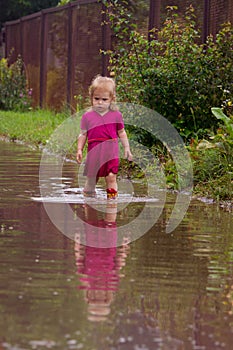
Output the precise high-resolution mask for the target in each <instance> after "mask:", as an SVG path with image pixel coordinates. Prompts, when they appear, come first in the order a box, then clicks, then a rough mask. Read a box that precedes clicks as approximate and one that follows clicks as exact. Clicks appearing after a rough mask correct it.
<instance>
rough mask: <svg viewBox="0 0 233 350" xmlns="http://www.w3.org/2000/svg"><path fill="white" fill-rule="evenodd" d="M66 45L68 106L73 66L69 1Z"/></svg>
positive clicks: (69, 6) (71, 20) (71, 22)
mask: <svg viewBox="0 0 233 350" xmlns="http://www.w3.org/2000/svg"><path fill="white" fill-rule="evenodd" d="M67 11H68V14H67V17H68V47H67V55H68V57H67V83H66V103H67V105H68V106H69V107H70V104H71V101H72V96H71V92H72V89H71V80H72V68H73V64H72V62H73V57H72V56H73V55H72V53H73V50H72V45H73V40H72V33H73V18H72V13H73V11H72V6H71V3H70V2H69V4H68V9H67Z"/></svg>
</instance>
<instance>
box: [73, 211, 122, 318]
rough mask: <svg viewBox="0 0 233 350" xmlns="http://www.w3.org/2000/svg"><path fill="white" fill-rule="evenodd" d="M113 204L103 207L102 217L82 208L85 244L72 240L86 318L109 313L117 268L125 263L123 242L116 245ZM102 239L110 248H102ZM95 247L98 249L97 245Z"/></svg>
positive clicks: (115, 286)
mask: <svg viewBox="0 0 233 350" xmlns="http://www.w3.org/2000/svg"><path fill="white" fill-rule="evenodd" d="M116 210H117V208H116V204H111V206H110V205H109V207H108V208H107V212H106V215H105V219H98V212H97V211H96V210H95V209H93V208H91V207H90V206H86V207H85V220H86V221H85V222H86V224H85V222H84V225H85V228H86V245H85V246H83V245H81V244H80V239H79V237H78V235H77V236H76V240H75V256H76V265H77V272H78V274H82V277H80V281H81V283H82V285H81V286H80V287H79V288H80V289H83V290H85V291H86V293H85V299H86V302H87V303H88V313H89V317H88V318H89V319H90V320H92V321H103V320H105V319H106V317H107V315H108V314H109V313H110V305H111V302H112V301H113V299H114V294H115V292H116V291H117V289H118V284H119V270H120V269H121V267H122V266H124V265H125V258H126V252H127V249H128V246H127V244H124V245H123V246H122V247H120V248H117V247H116V242H117V226H116V221H115V220H116ZM103 241H104V242H105V244H106V242H109V247H110V248H102V243H103ZM98 246H99V247H100V248H98Z"/></svg>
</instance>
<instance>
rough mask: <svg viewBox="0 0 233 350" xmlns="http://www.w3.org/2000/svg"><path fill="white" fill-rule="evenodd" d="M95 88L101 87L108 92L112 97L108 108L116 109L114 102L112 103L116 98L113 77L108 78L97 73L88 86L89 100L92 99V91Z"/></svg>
mask: <svg viewBox="0 0 233 350" xmlns="http://www.w3.org/2000/svg"><path fill="white" fill-rule="evenodd" d="M97 88H101V89H103V90H106V91H108V92H109V94H110V96H111V98H112V99H113V102H112V103H111V105H110V109H111V110H117V109H118V108H117V106H116V104H115V103H114V102H115V99H116V83H115V81H114V79H112V78H109V77H103V76H101V75H97V76H96V77H95V78H94V79H93V80H92V83H91V85H90V87H89V95H90V98H91V101H92V99H93V94H94V91H95V90H96V89H97Z"/></svg>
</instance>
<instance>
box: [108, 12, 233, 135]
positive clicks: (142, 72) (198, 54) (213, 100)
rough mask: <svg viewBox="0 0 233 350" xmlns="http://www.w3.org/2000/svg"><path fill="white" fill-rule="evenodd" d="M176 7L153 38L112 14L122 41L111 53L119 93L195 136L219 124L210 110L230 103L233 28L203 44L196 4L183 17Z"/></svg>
mask: <svg viewBox="0 0 233 350" xmlns="http://www.w3.org/2000/svg"><path fill="white" fill-rule="evenodd" d="M176 10H177V8H176V7H175V6H174V7H169V8H168V15H167V19H166V20H165V22H164V25H163V27H162V29H161V30H159V31H157V30H154V31H152V32H151V40H150V41H148V38H147V36H144V35H142V34H140V33H139V32H137V31H136V30H132V28H130V27H129V28H130V29H129V30H127V26H126V23H125V21H126V20H123V21H122V19H121V20H119V21H118V25H116V17H113V18H110V20H111V21H112V23H114V28H115V35H116V38H117V44H116V45H115V47H114V50H113V51H111V52H108V54H109V55H110V69H111V71H112V73H113V74H115V77H116V80H117V89H118V98H119V99H121V100H122V101H128V102H132V103H138V104H142V105H144V106H146V107H149V108H151V109H153V110H156V111H157V112H159V113H160V114H161V115H163V116H164V117H166V118H167V119H168V120H169V121H171V122H172V123H173V125H174V126H175V127H176V128H177V129H178V131H179V132H180V134H181V136H183V137H185V138H187V139H190V138H191V137H192V136H194V135H195V136H196V135H197V134H198V133H199V134H202V135H203V134H204V133H205V130H206V129H207V128H211V127H213V126H217V120H216V119H215V118H214V117H213V116H212V115H211V111H210V109H211V107H212V106H214V105H215V106H223V107H224V105H225V104H226V101H227V100H228V98H229V96H230V95H231V94H232V91H233V86H232V81H231V77H232V68H233V65H232V62H233V52H232V49H231V45H232V42H233V29H232V27H231V25H230V24H229V23H228V24H225V25H224V26H223V27H222V29H221V31H220V32H219V33H218V34H217V36H216V40H215V41H214V40H213V38H212V37H211V36H210V37H209V38H208V40H207V43H206V44H201V43H200V41H201V36H200V33H199V31H198V30H197V29H196V27H197V24H196V20H195V14H194V9H193V8H192V7H189V8H188V9H187V11H186V13H185V16H184V17H182V18H181V17H179V16H178V14H177V13H176ZM125 18H126V16H125ZM120 28H122V31H120ZM126 42H127V45H126V44H125V43H126Z"/></svg>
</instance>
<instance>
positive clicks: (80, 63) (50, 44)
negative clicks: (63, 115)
mask: <svg viewBox="0 0 233 350" xmlns="http://www.w3.org/2000/svg"><path fill="white" fill-rule="evenodd" d="M190 3H191V4H193V6H194V8H195V9H196V13H197V19H198V24H199V27H200V28H201V29H202V38H203V41H204V40H205V38H206V36H207V35H208V34H209V33H212V34H213V35H215V34H216V32H217V31H218V30H219V28H220V24H221V23H223V22H226V21H233V4H232V0H196V1H188V0H145V8H146V9H147V10H145V9H144V16H146V20H144V22H143V23H144V25H145V26H147V28H148V27H149V29H150V28H152V27H154V26H156V27H159V26H160V23H162V21H163V19H164V18H165V13H166V6H168V5H169V6H170V5H177V6H178V8H179V11H181V12H184V11H185V9H186V8H187V6H188V5H189V4H190ZM103 10H104V8H103V5H102V2H101V1H99V0H77V1H75V2H72V3H70V4H69V5H66V6H62V7H56V8H50V9H47V10H43V11H41V12H38V13H35V14H33V15H30V16H26V17H22V18H20V19H19V20H17V21H12V22H7V23H6V24H5V56H6V57H8V58H9V60H10V62H13V61H15V59H16V58H17V56H18V55H19V54H20V55H21V56H22V58H23V61H24V63H25V66H26V71H27V75H28V80H29V85H30V88H32V89H33V101H34V106H40V107H43V108H51V109H56V110H60V109H62V108H63V107H64V106H65V105H69V106H73V107H74V106H75V105H76V97H77V96H84V95H85V93H86V91H87V88H88V86H89V84H90V81H91V79H92V78H93V76H95V75H96V74H98V73H100V74H104V75H105V74H107V73H108V72H107V65H108V63H107V57H106V56H105V55H103V54H100V50H106V49H110V48H111V32H110V29H109V27H108V25H106V24H103V23H105V18H104V17H105V13H104V11H103Z"/></svg>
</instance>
